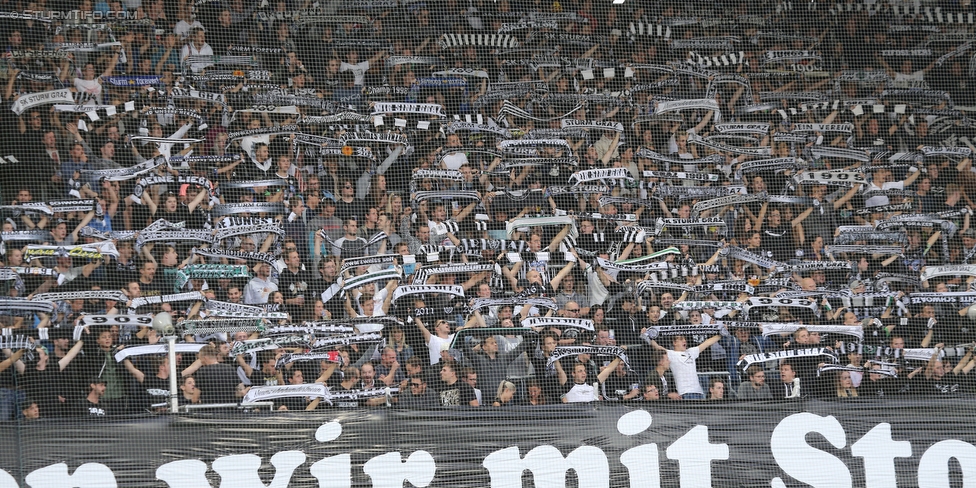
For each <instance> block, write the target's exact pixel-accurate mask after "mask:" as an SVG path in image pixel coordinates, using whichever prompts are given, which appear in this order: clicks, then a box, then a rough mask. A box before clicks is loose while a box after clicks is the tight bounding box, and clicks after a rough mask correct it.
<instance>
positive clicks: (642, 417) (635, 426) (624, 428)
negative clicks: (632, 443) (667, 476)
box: [617, 410, 661, 488]
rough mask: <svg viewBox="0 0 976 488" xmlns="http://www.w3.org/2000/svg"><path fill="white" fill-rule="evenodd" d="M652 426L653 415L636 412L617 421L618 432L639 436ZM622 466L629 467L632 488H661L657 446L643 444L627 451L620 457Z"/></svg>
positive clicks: (641, 411) (628, 472)
mask: <svg viewBox="0 0 976 488" xmlns="http://www.w3.org/2000/svg"><path fill="white" fill-rule="evenodd" d="M650 426H651V414H649V413H647V412H646V411H644V410H634V411H633V412H629V413H626V414H624V415H623V416H621V417H620V420H617V432H620V433H621V434H623V435H628V436H629V435H637V434H640V433H641V432H644V431H645V430H647V428H648V427H650ZM620 464H623V465H624V466H626V467H627V474H628V475H629V476H630V488H661V468H660V463H659V462H658V452H657V444H643V445H640V446H636V447H632V448H630V449H627V450H626V451H624V452H623V454H621V455H620Z"/></svg>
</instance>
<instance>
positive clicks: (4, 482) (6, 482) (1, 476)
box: [0, 469, 20, 488]
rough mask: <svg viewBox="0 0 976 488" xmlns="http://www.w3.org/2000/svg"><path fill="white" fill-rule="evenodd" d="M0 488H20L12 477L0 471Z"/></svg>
mask: <svg viewBox="0 0 976 488" xmlns="http://www.w3.org/2000/svg"><path fill="white" fill-rule="evenodd" d="M0 488H20V485H18V484H17V480H15V479H14V477H13V475H11V474H10V473H8V472H6V471H4V470H2V469H0Z"/></svg>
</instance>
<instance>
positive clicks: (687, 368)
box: [668, 346, 705, 395]
mask: <svg viewBox="0 0 976 488" xmlns="http://www.w3.org/2000/svg"><path fill="white" fill-rule="evenodd" d="M699 352H700V350H699V349H698V346H695V347H692V348H690V349H688V350H686V351H681V352H678V351H672V350H670V349H669V350H668V360H670V361H671V373H672V374H674V388H675V390H677V392H678V394H679V395H685V394H688V393H700V394H702V395H704V394H705V392H704V390H702V387H701V383H699V382H698V367H697V366H696V365H695V359H697V358H698V354H699Z"/></svg>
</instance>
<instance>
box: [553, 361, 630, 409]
mask: <svg viewBox="0 0 976 488" xmlns="http://www.w3.org/2000/svg"><path fill="white" fill-rule="evenodd" d="M618 364H620V358H616V359H614V360H613V361H611V362H610V364H609V365H607V366H606V367H604V368H603V370H602V371H600V374H599V375H597V377H596V379H597V383H594V384H587V382H586V364H584V363H580V362H577V363H576V364H575V365H574V366H573V384H572V385H570V386H569V388H568V389H567V390H566V393H565V394H563V397H562V399H563V403H576V402H593V401H597V400H602V398H601V397H600V394H599V391H600V390H599V389H598V386H599V385H602V384H603V383H604V382H606V381H607V378H608V377H609V376H610V373H612V372H613V371H614V370H615V369H617V365H618ZM556 373H557V374H560V375H561V376H562V377H561V378H560V383H563V384H565V382H566V373H565V372H564V371H563V369H562V368H558V369H557V370H556Z"/></svg>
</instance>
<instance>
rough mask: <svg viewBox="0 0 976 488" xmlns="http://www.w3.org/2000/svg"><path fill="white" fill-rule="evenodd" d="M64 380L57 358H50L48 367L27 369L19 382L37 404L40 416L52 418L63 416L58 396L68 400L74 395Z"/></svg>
mask: <svg viewBox="0 0 976 488" xmlns="http://www.w3.org/2000/svg"><path fill="white" fill-rule="evenodd" d="M52 365H53V367H52ZM10 369H11V370H12V369H13V368H10ZM66 379H67V378H62V373H61V372H59V371H58V365H57V358H56V357H52V358H51V359H49V360H48V367H47V368H45V369H44V370H43V371H38V370H37V369H36V368H33V367H28V369H27V371H25V372H24V376H23V378H21V380H20V381H21V382H22V384H23V386H24V391H25V392H26V393H27V397H28V398H30V399H32V400H33V401H35V402H37V407H38V408H39V409H40V410H41V416H43V417H53V416H59V415H63V414H64V404H62V403H61V401H60V400H59V399H58V396H61V397H63V398H65V399H68V398H72V394H73V393H74V392H72V391H71V389H70V388H69V387H68V383H67V382H66V381H64V380H66Z"/></svg>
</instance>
